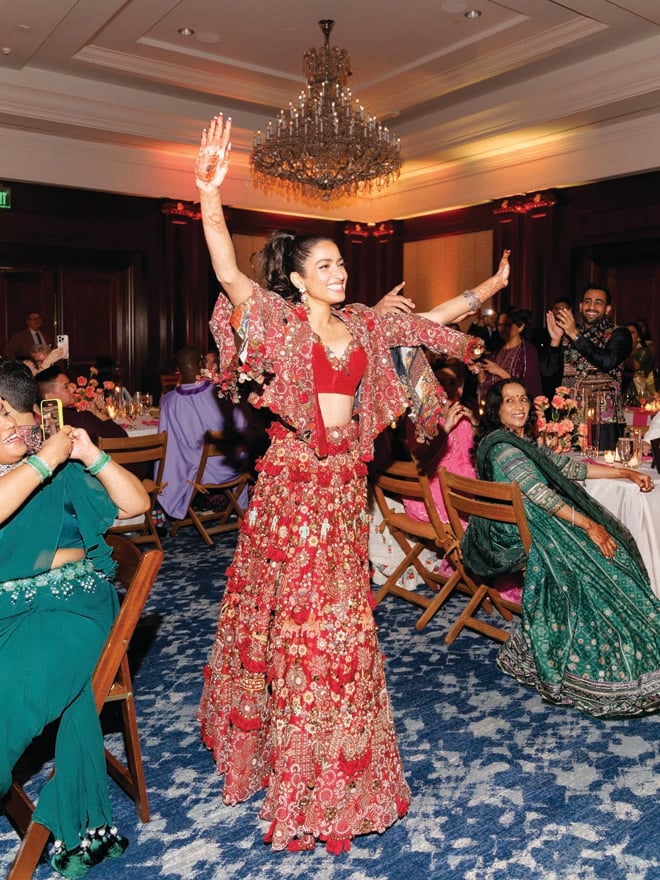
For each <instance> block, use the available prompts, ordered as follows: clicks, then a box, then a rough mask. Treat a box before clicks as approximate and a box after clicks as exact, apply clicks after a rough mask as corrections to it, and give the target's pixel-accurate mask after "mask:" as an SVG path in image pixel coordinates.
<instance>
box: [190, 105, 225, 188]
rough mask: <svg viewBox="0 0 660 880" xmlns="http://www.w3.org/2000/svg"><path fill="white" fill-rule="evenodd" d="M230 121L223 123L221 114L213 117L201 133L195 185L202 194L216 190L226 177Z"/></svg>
mask: <svg viewBox="0 0 660 880" xmlns="http://www.w3.org/2000/svg"><path fill="white" fill-rule="evenodd" d="M230 135H231V119H230V118H227V121H226V122H225V120H224V118H223V116H222V114H220V115H219V116H214V117H213V119H212V120H211V122H210V123H209V127H208V128H205V129H204V131H203V132H202V139H201V142H200V145H199V153H198V154H197V161H196V162H195V183H196V185H197V188H198V189H199V190H201V191H203V192H212V191H213V190H215V189H217V188H218V187H219V186H220V185H221V183H222V181H223V180H224V179H225V177H226V175H227V169H228V168H229V153H230V152H231V141H230V140H229V138H230Z"/></svg>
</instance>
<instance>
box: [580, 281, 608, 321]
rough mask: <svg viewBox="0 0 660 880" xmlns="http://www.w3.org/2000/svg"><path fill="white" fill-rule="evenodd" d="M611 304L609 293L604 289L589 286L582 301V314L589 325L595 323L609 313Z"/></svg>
mask: <svg viewBox="0 0 660 880" xmlns="http://www.w3.org/2000/svg"><path fill="white" fill-rule="evenodd" d="M610 309H611V306H608V304H607V294H606V293H605V291H604V290H597V289H596V288H589V290H586V291H585V292H584V296H583V297H582V302H581V303H580V314H581V315H582V317H583V318H584V323H585V324H587V326H591V325H592V324H595V323H596V322H597V321H600V319H601V318H604V317H605V315H607V314H608V313H609V311H610Z"/></svg>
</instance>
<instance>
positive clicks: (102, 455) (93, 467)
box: [85, 452, 112, 477]
mask: <svg viewBox="0 0 660 880" xmlns="http://www.w3.org/2000/svg"><path fill="white" fill-rule="evenodd" d="M111 461H112V459H111V458H110V456H109V455H108V453H107V452H99V454H98V458H96V459H94V461H93V462H92V463H91V464H90V465H89V466H88V467H86V468H85V470H86V471H87V473H88V474H91V475H92V476H93V477H96V476H97V475H98V474H100V472H101V471H102V470H103V468H104V467H106V465H109V464H110V462H111Z"/></svg>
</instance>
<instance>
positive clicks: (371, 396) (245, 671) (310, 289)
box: [196, 117, 509, 853]
mask: <svg viewBox="0 0 660 880" xmlns="http://www.w3.org/2000/svg"><path fill="white" fill-rule="evenodd" d="M230 130H231V122H230V120H227V121H226V122H224V121H223V119H222V117H218V118H215V119H213V120H212V122H211V124H210V127H209V129H208V131H205V132H204V133H203V135H202V142H201V147H200V151H199V156H198V159H197V165H196V179H197V186H198V189H199V195H200V203H201V209H202V220H203V224H204V232H205V235H206V241H207V244H208V248H209V252H210V255H211V260H212V263H213V268H214V270H215V273H216V276H217V278H218V280H219V282H220V284H221V285H222V289H223V291H224V293H223V294H221V295H220V297H219V298H218V301H217V304H216V307H215V310H214V313H213V316H212V319H211V329H212V331H213V334H214V337H215V340H216V342H217V345H218V349H219V353H220V374H221V379H220V382H221V387H223V388H224V390H225V391H229V390H230V386H233V387H234V388H236V386H237V385H238V382H239V381H242V382H243V383H244V384H247V385H249V387H250V394H249V398H248V399H249V400H250V402H251V403H252V404H254V405H255V406H256V407H267V408H268V409H270V411H271V412H272V413H273V415H274V417H275V418H274V422H273V424H272V427H271V429H270V437H271V444H270V447H269V449H268V451H267V452H266V454H265V455H264V457H263V459H262V460H261V462H260V465H259V469H260V474H259V479H258V481H257V484H256V487H255V490H254V494H253V497H252V501H251V503H250V506H249V509H248V512H247V515H246V517H245V519H244V520H243V522H242V524H241V532H240V537H239V541H238V546H237V549H236V554H235V556H234V560H233V563H232V565H231V566H230V568H229V569H228V571H227V587H226V591H225V597H224V600H223V602H222V606H221V610H220V619H219V624H218V629H217V634H216V639H215V643H214V646H213V650H212V654H211V658H210V661H209V664H208V665H207V667H206V669H205V686H204V691H203V695H202V700H201V705H200V710H199V718H200V721H201V726H202V737H203V740H204V742H205V743H206V744H207V746H208V747H209V748H210V749H212V750H213V754H214V758H215V761H216V764H217V767H218V771H219V772H221V773H224V774H225V781H224V793H223V799H224V801H225V803H227V804H234V803H237V802H238V801H242V800H244V799H246V798H248V797H249V796H250V795H251V794H253V793H254V792H255V791H257V790H259V789H261V788H264V787H266V788H267V793H266V797H265V800H264V803H263V806H262V809H261V814H260V815H261V818H263V819H266V820H268V821H270V823H271V824H270V828H269V830H268V833H267V834H266V838H265V840H266V842H269V843H272V846H273V849H276V850H282V849H289V850H300V849H312V848H313V847H314V844H315V841H316V840H317V839H320V840H322V841H324V842H326V845H327V848H328V849H329V850H330V851H332V852H335V853H338V852H341V851H342V850H347V849H349V848H350V842H351V839H352V838H353V837H355V836H356V835H358V834H367V833H369V832H373V831H376V832H382V831H384V830H385V829H386V828H387V827H388V826H389V825H390V824H392V823H393V822H394V821H396V819H397V818H399V817H400V816H402V815H403V814H404V813H405V812H406V811H407V809H408V804H409V800H410V791H409V789H408V786H407V785H406V782H405V779H404V775H403V769H402V766H401V760H400V757H399V752H398V749H397V744H396V736H395V731H394V724H393V720H392V715H391V710H390V705H389V699H388V695H387V691H386V688H385V679H384V674H383V665H382V660H381V655H380V650H379V647H378V642H377V639H376V630H375V625H374V620H373V615H372V609H371V605H370V587H369V567H368V558H367V535H368V526H367V517H366V506H367V498H366V464H365V462H366V461H367V460H369V459H370V458H371V456H372V447H373V440H374V438H375V437H376V435H377V434H378V433H379V432H380V431H382V430H383V428H384V427H385V426H386V425H388V424H389V423H391V422H392V421H393V420H394V419H396V418H397V417H398V416H399V415H400V414H401V413H403V412H404V411H405V410H406V409H407V408H408V406H409V397H408V394H407V393H406V391H405V390H404V387H403V386H402V383H401V381H400V379H399V377H398V374H397V371H396V370H395V368H394V365H393V360H392V356H391V349H393V348H395V347H397V346H421V345H424V346H427V347H428V348H430V349H432V350H434V351H438V352H443V353H447V354H452V355H458V356H460V357H461V358H463V359H465V360H467V361H469V360H471V359H473V358H474V357H476V356H478V353H479V352H480V349H481V347H482V345H483V343H482V341H481V340H476V339H473V338H471V337H467V336H465V335H463V334H462V333H460V332H458V331H454V330H450V329H448V328H445V327H443V326H440V325H441V323H442V322H448V321H456V320H460V319H461V317H463V316H464V315H465V314H466V313H469V312H471V311H474V310H475V309H476V308H477V307H478V306H479V305H480V303H481V302H483V301H485V300H486V299H488V298H489V297H490V296H492V295H493V294H494V293H495V292H497V291H498V290H500V289H501V288H502V287H504V285H505V284H506V283H507V280H508V275H509V266H508V254H505V255H504V256H503V258H502V261H501V263H500V267H499V270H498V273H497V274H496V275H495V276H493V277H492V278H490V279H488V280H487V281H485V282H484V283H483V284H481V285H479V286H478V287H477V288H475V290H473V291H467V292H466V293H465V294H463V295H460V296H458V297H455V298H454V299H452V300H450V301H449V302H446V303H443V304H442V305H441V306H439V307H437V308H436V309H433V310H432V311H431V312H429V313H427V315H426V316H415V315H412V314H407V313H406V312H401V311H397V310H392V311H390V312H389V313H388V314H386V315H383V316H380V315H377V314H376V313H374V312H373V310H371V309H368V308H367V307H365V306H360V305H351V306H347V307H345V308H340V307H341V306H342V303H343V301H344V296H345V288H346V278H347V273H346V269H345V267H344V263H343V260H342V258H341V256H340V253H339V250H338V249H337V246H336V245H335V243H334V242H333V241H331V240H329V239H327V238H326V237H323V236H302V237H299V236H294V235H290V234H288V233H282V232H279V233H275V234H274V235H273V237H272V239H271V240H270V242H269V243H268V244H267V245H266V247H265V248H264V251H263V252H262V275H263V278H264V281H265V288H266V289H264V288H262V287H260V286H259V285H258V284H257V283H256V282H254V281H251V280H250V279H249V278H248V277H247V276H246V275H244V274H243V273H242V272H241V271H240V270H239V268H238V266H237V264H236V257H235V253H234V248H233V245H232V241H231V238H230V235H229V231H228V229H227V226H226V224H225V220H224V216H223V210H222V204H221V199H220V189H219V188H220V186H221V184H222V182H223V180H224V178H225V175H226V173H227V168H228V161H229V150H230V143H229V137H230ZM234 332H235V333H236V335H237V337H238V340H239V345H240V353H239V354H240V356H238V357H237V356H236V344H235V341H234V339H235V337H234ZM419 360H424V362H425V363H426V361H425V359H424V358H421V359H419ZM414 364H415V361H414V360H413V366H414ZM423 381H424V376H422V375H420V376H415V377H414V379H413V384H414V385H416V386H417V390H419V384H420V382H422V383H423ZM410 390H412V388H411V389H410ZM437 403H438V405H439V403H440V401H437ZM435 424H436V425H437V413H436V419H435ZM418 427H420V429H423V428H424V427H425V423H424V424H422V423H421V422H420V423H418Z"/></svg>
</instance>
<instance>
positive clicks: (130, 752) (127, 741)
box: [105, 655, 150, 822]
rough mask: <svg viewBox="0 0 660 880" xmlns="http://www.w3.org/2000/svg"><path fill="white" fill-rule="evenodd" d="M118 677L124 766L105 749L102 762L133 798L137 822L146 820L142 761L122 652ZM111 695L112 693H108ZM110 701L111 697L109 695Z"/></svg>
mask: <svg viewBox="0 0 660 880" xmlns="http://www.w3.org/2000/svg"><path fill="white" fill-rule="evenodd" d="M118 679H119V681H120V682H121V686H122V691H121V693H120V694H118V695H117V697H116V699H118V700H120V701H121V714H122V721H123V731H124V747H125V750H126V765H124V764H122V763H121V761H119V760H118V759H117V758H116V757H115V756H114V755H113V754H112V753H111V752H109V751H108V750H107V749H106V750H105V762H106V766H107V768H108V773H109V775H110V776H111V777H112V778H113V779H114V781H115V782H116V783H117V785H118V786H119V787H120V788H122V789H123V790H124V791H125V792H126V794H127V795H128V796H129V797H130V798H132V800H133V801H135V811H136V813H137V814H138V817H139V819H140V821H141V822H148V821H149V819H150V814H149V798H148V796H147V785H146V780H145V777H144V765H143V763H142V749H141V748H140V735H139V731H138V725H137V715H136V713H135V701H134V699H133V684H132V681H131V673H130V668H129V664H128V658H127V657H126V655H124V657H123V658H122V661H121V666H120V671H119V675H118ZM111 694H112V692H111ZM110 700H112V696H110Z"/></svg>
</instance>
